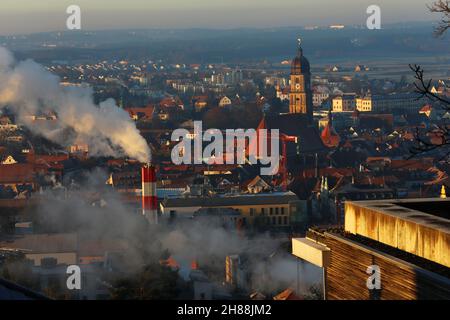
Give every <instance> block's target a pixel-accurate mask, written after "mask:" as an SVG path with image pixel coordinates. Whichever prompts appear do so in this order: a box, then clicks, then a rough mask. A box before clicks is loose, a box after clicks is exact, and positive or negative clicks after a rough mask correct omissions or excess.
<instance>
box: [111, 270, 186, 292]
mask: <svg viewBox="0 0 450 320" xmlns="http://www.w3.org/2000/svg"><path fill="white" fill-rule="evenodd" d="M178 280H179V277H178V272H177V271H173V270H172V269H171V268H169V267H167V266H162V265H160V264H158V263H152V264H149V265H147V266H145V267H144V268H143V269H142V270H141V271H140V272H138V273H137V274H133V275H130V276H127V277H124V278H120V279H117V280H116V281H115V282H114V283H113V286H112V288H111V289H110V293H111V298H112V299H115V300H171V299H175V298H176V297H177V296H178V291H179V290H178Z"/></svg>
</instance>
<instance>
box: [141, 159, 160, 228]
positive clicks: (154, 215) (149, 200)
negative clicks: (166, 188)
mask: <svg viewBox="0 0 450 320" xmlns="http://www.w3.org/2000/svg"><path fill="white" fill-rule="evenodd" d="M142 214H143V215H144V217H145V218H147V220H148V221H149V222H150V223H152V224H157V223H158V198H157V196H156V173H155V167H153V166H152V165H150V164H146V165H144V166H142Z"/></svg>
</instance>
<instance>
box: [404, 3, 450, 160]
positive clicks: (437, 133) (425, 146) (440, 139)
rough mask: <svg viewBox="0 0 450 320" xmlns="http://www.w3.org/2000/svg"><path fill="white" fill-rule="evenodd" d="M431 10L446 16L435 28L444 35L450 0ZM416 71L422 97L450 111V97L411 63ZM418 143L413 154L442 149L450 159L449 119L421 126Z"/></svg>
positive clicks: (444, 155)
mask: <svg viewBox="0 0 450 320" xmlns="http://www.w3.org/2000/svg"><path fill="white" fill-rule="evenodd" d="M428 8H429V9H430V11H431V12H438V13H442V14H443V15H444V16H443V18H442V19H441V22H440V24H439V26H438V27H437V28H436V30H435V34H436V35H437V36H443V35H444V33H445V32H446V31H447V30H448V29H449V28H450V1H449V0H445V1H444V0H439V1H436V2H434V3H433V4H432V5H431V6H428ZM409 67H410V68H411V70H412V71H413V72H414V74H415V76H414V78H415V80H416V81H415V82H414V86H415V88H416V90H415V91H416V92H417V93H418V94H419V95H420V98H423V97H426V98H428V99H429V100H430V101H431V102H434V103H436V104H437V105H439V106H441V108H442V109H443V110H444V111H447V112H449V111H450V99H448V98H446V97H444V96H442V95H439V94H437V93H434V92H432V82H433V80H432V79H428V80H427V79H426V78H425V75H424V69H423V68H422V67H421V66H419V65H410V66H409ZM447 88H448V86H447ZM415 138H416V139H415V140H416V144H415V145H414V146H413V147H412V148H411V154H412V156H416V155H419V154H423V153H428V152H432V151H440V152H442V153H443V155H442V157H441V159H440V160H444V159H448V157H449V156H450V148H448V146H450V124H449V123H448V121H445V122H444V123H441V124H439V125H436V126H435V128H434V129H432V130H431V131H429V130H428V131H425V132H424V131H423V130H421V129H420V128H417V129H416V132H415Z"/></svg>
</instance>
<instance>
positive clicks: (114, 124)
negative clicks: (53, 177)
mask: <svg viewBox="0 0 450 320" xmlns="http://www.w3.org/2000/svg"><path fill="white" fill-rule="evenodd" d="M59 83H60V79H59V77H58V76H56V75H54V74H52V73H50V72H49V71H47V70H46V69H45V68H44V67H43V66H42V65H40V64H38V63H36V62H34V61H32V60H25V61H20V62H16V61H15V60H14V58H13V56H12V54H11V53H10V52H9V51H8V50H7V49H5V48H3V47H0V107H2V106H8V107H10V108H12V111H13V112H14V113H15V114H16V116H17V122H18V123H19V124H22V125H25V126H27V127H28V128H29V129H30V130H32V131H33V132H34V133H37V134H40V135H43V136H44V137H46V138H47V139H49V140H51V141H54V142H56V143H58V144H60V145H63V146H69V145H71V144H72V143H80V142H81V143H84V144H87V145H88V146H89V153H90V154H91V155H94V156H114V157H120V156H124V155H127V156H129V157H131V158H134V159H137V160H139V161H140V162H149V160H150V149H149V147H148V145H147V143H146V141H145V139H144V138H143V137H142V136H141V135H140V134H139V131H138V130H137V128H136V126H135V125H134V123H133V121H132V120H131V119H130V117H129V115H128V113H127V112H126V111H124V110H123V109H121V108H119V107H117V106H116V104H115V102H114V100H113V99H108V100H105V101H103V102H101V103H100V104H99V105H96V104H95V103H94V101H93V91H92V89H91V88H88V87H64V88H63V87H61V86H60V84H59ZM50 112H55V113H56V115H57V120H56V121H48V122H49V123H45V124H43V123H38V124H36V123H33V121H32V120H31V118H30V116H32V115H42V114H44V115H45V114H49V113H50Z"/></svg>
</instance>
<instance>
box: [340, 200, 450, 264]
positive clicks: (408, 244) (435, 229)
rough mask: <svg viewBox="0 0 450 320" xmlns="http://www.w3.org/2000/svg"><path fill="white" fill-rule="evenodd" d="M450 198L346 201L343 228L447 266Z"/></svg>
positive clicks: (449, 249)
mask: <svg viewBox="0 0 450 320" xmlns="http://www.w3.org/2000/svg"><path fill="white" fill-rule="evenodd" d="M449 212H450V199H437V198H433V199H402V200H398V199H397V200H378V201H358V202H350V201H349V202H346V204H345V231H346V232H348V233H350V234H353V235H358V236H363V237H366V238H369V239H372V240H375V241H378V242H380V243H383V244H386V245H388V246H391V247H394V248H397V249H400V250H402V251H405V252H408V253H411V254H414V255H416V256H418V257H421V258H424V259H428V260H430V261H433V262H435V263H439V264H441V265H443V266H446V267H450V220H449Z"/></svg>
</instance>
